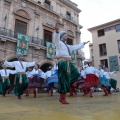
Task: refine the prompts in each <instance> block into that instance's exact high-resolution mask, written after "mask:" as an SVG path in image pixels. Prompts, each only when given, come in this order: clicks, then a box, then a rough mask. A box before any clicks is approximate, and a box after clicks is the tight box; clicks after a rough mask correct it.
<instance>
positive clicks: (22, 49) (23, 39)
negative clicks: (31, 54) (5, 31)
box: [17, 33, 29, 55]
mask: <svg viewBox="0 0 120 120" xmlns="http://www.w3.org/2000/svg"><path fill="white" fill-rule="evenodd" d="M28 45H29V37H28V36H26V35H23V34H19V33H18V36H17V53H20V54H23V55H27V54H28Z"/></svg>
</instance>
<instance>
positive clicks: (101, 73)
mask: <svg viewBox="0 0 120 120" xmlns="http://www.w3.org/2000/svg"><path fill="white" fill-rule="evenodd" d="M104 72H105V71H104V70H103V69H100V70H99V73H100V77H103V75H104Z"/></svg>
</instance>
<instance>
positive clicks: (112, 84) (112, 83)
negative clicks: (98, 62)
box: [104, 68, 117, 94]
mask: <svg viewBox="0 0 120 120" xmlns="http://www.w3.org/2000/svg"><path fill="white" fill-rule="evenodd" d="M114 73H116V71H113V72H108V68H105V72H104V76H105V77H106V78H107V80H108V82H109V86H108V88H107V90H108V94H111V87H112V88H114V89H115V90H116V86H117V80H115V79H113V78H111V75H112V74H114Z"/></svg>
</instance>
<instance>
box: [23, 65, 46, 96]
mask: <svg viewBox="0 0 120 120" xmlns="http://www.w3.org/2000/svg"><path fill="white" fill-rule="evenodd" d="M26 74H27V77H28V79H29V84H28V87H27V90H26V95H25V96H29V89H33V94H34V98H36V88H41V87H42V83H41V76H43V75H44V72H43V71H42V70H41V69H39V65H38V64H36V65H35V68H34V69H33V70H32V71H28V72H26Z"/></svg>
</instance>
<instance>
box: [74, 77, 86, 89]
mask: <svg viewBox="0 0 120 120" xmlns="http://www.w3.org/2000/svg"><path fill="white" fill-rule="evenodd" d="M84 82H85V78H83V77H79V78H78V81H76V84H77V89H82V86H83V84H84Z"/></svg>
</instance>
